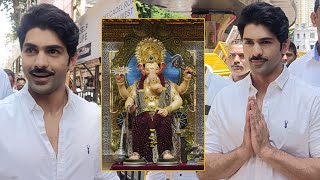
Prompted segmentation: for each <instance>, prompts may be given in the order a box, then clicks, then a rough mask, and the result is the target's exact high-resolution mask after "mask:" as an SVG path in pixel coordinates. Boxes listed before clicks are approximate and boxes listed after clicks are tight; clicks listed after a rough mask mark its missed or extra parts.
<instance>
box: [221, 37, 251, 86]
mask: <svg viewBox="0 0 320 180" xmlns="http://www.w3.org/2000/svg"><path fill="white" fill-rule="evenodd" d="M228 54H229V57H228V59H227V60H226V63H227V65H228V67H229V69H230V71H231V74H230V76H229V77H228V79H229V80H231V81H232V82H237V81H240V80H242V79H243V78H245V77H246V76H247V75H248V74H249V72H250V65H249V62H248V61H247V60H246V59H245V58H244V54H243V45H242V40H241V39H234V40H233V41H231V43H230V45H229V50H228Z"/></svg>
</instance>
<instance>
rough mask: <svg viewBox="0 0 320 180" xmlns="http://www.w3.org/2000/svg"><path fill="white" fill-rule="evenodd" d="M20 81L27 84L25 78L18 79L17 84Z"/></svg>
mask: <svg viewBox="0 0 320 180" xmlns="http://www.w3.org/2000/svg"><path fill="white" fill-rule="evenodd" d="M18 81H24V82H26V79H25V78H22V77H20V78H18V79H17V82H18Z"/></svg>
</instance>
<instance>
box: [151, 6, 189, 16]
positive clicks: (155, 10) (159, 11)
mask: <svg viewBox="0 0 320 180" xmlns="http://www.w3.org/2000/svg"><path fill="white" fill-rule="evenodd" d="M151 14H152V18H187V16H184V15H182V14H179V13H175V12H170V11H168V10H166V9H164V8H160V7H157V6H152V8H151Z"/></svg>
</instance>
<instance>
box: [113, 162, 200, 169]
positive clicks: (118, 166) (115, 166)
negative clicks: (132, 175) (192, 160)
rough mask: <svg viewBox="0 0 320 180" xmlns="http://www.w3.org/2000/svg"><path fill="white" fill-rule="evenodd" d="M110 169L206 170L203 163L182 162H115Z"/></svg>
mask: <svg viewBox="0 0 320 180" xmlns="http://www.w3.org/2000/svg"><path fill="white" fill-rule="evenodd" d="M110 170H121V171H124V170H128V171H132V170H139V171H144V170H147V171H149V170H196V171H201V170H204V166H203V165H187V163H180V164H179V165H177V166H158V165H156V164H147V165H144V166H124V165H122V164H113V165H112V166H111V169H110Z"/></svg>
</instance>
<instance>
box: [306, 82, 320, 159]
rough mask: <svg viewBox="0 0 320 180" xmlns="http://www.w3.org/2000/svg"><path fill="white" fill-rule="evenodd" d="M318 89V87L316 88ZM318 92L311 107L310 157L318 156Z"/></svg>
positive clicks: (319, 129) (319, 96) (319, 102)
mask: <svg viewBox="0 0 320 180" xmlns="http://www.w3.org/2000/svg"><path fill="white" fill-rule="evenodd" d="M317 89H318V91H319V90H320V88H317ZM319 94H320V93H318V95H317V96H316V98H315V100H314V103H313V105H312V108H311V110H310V111H311V113H312V116H311V120H310V122H309V123H310V130H309V153H310V156H311V157H320V95H319Z"/></svg>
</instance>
